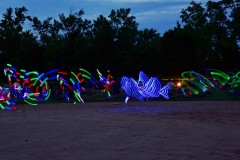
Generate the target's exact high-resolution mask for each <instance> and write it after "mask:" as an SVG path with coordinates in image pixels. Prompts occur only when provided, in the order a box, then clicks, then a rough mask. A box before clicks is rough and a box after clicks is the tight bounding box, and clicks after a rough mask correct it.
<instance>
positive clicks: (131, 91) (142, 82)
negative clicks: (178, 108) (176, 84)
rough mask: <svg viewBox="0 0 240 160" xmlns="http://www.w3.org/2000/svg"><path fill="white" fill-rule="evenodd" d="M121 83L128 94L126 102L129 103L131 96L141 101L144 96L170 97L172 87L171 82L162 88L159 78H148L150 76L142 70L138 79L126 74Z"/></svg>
mask: <svg viewBox="0 0 240 160" xmlns="http://www.w3.org/2000/svg"><path fill="white" fill-rule="evenodd" d="M121 85H122V89H123V90H124V91H125V93H126V95H127V97H126V99H125V103H127V101H128V99H129V97H133V98H135V99H137V100H139V101H143V100H144V98H147V99H148V98H155V97H159V96H163V97H164V98H166V99H169V96H168V91H169V89H170V88H171V83H168V84H167V85H166V86H164V87H163V88H162V87H161V86H162V85H161V83H160V81H159V80H158V79H157V78H155V77H151V78H148V76H147V75H146V74H145V73H144V72H142V71H140V73H139V79H138V81H135V80H134V79H133V78H128V77H125V76H124V77H122V79H121Z"/></svg>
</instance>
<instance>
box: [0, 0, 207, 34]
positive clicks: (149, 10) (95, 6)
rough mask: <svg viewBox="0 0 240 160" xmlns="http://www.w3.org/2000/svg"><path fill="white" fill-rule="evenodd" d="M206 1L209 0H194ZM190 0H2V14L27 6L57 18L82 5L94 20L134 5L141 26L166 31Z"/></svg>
mask: <svg viewBox="0 0 240 160" xmlns="http://www.w3.org/2000/svg"><path fill="white" fill-rule="evenodd" d="M195 1H196V2H198V3H202V4H204V3H206V2H207V0H195ZM190 2H191V0H1V5H0V14H1V15H2V13H4V12H5V11H6V9H7V8H9V7H12V8H15V7H22V6H25V7H26V8H27V9H28V12H27V13H28V15H30V16H36V17H39V18H40V19H46V18H47V17H53V18H55V19H57V18H58V15H59V14H60V13H64V14H68V13H69V12H70V11H71V10H72V11H73V12H77V11H79V10H80V9H83V10H84V12H85V14H84V16H83V18H86V19H89V20H93V19H96V18H97V17H98V16H99V15H100V14H102V15H104V16H108V15H109V14H110V12H111V10H112V9H119V8H131V15H134V16H135V17H136V21H137V22H138V23H139V29H143V28H154V29H157V30H158V32H159V33H161V34H163V33H164V32H165V31H166V30H168V29H172V28H173V27H174V26H176V22H177V20H180V18H179V17H180V12H181V10H182V8H186V7H187V6H188V5H189V4H190Z"/></svg>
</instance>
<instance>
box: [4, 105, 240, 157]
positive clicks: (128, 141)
mask: <svg viewBox="0 0 240 160" xmlns="http://www.w3.org/2000/svg"><path fill="white" fill-rule="evenodd" d="M0 135H1V136H0V144H1V145H0V159H1V160H16V159H17V160H30V159H31V160H33V159H34V160H43V159H44V160H46V159H51V160H52V159H57V160H68V159H69V160H95V159H97V160H118V159H119V160H154V159H156V160H170V159H172V160H176V159H177V160H179V159H182V160H194V159H197V160H202V159H206V160H207V159H209V160H228V159H229V160H235V159H236V160H237V159H239V158H240V101H160V102H132V101H130V102H129V103H128V104H124V103H123V102H108V103H107V102H105V103H104V102H101V103H90V102H89V103H85V104H76V105H74V104H68V103H67V104H65V103H60V104H44V105H43V104H42V105H39V106H38V107H34V106H29V105H23V106H21V107H20V110H19V111H4V110H2V111H0Z"/></svg>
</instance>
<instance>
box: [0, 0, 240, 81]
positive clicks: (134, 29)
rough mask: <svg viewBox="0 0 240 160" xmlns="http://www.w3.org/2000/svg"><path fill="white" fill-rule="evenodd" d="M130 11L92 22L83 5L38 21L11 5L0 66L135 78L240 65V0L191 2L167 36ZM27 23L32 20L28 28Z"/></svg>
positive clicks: (1, 34) (0, 29) (0, 35)
mask: <svg viewBox="0 0 240 160" xmlns="http://www.w3.org/2000/svg"><path fill="white" fill-rule="evenodd" d="M130 12H131V10H130V9H129V8H126V9H124V8H120V9H118V10H112V11H111V12H110V14H109V16H107V17H105V16H103V15H99V17H97V19H96V20H93V21H90V20H87V19H83V18H82V16H83V15H84V11H83V10H80V11H78V12H75V13H72V12H70V13H69V14H68V15H64V14H59V19H58V20H56V19H53V18H52V17H49V18H47V19H45V20H39V19H38V18H37V17H31V16H28V15H27V9H26V8H25V7H20V8H15V9H12V8H8V9H7V10H6V12H5V13H4V14H3V15H2V18H1V19H0V60H1V65H0V68H3V66H4V65H5V64H6V63H11V64H12V65H14V66H16V67H19V68H22V69H27V70H38V71H40V72H44V71H47V70H49V69H54V68H59V69H63V70H67V71H74V70H77V69H78V68H80V67H82V68H85V69H87V70H89V71H90V72H96V69H97V68H98V69H100V70H102V71H107V70H111V73H113V74H114V75H115V76H116V77H120V76H122V75H131V77H134V76H135V77H137V76H138V73H139V71H140V70H143V71H145V72H146V73H148V74H149V75H153V76H162V77H163V76H171V75H177V76H179V75H180V73H181V72H183V71H186V70H192V69H196V70H197V69H204V68H208V67H210V68H217V69H219V70H223V71H238V70H239V69H240V63H239V60H240V1H239V0H221V1H218V2H213V1H208V3H207V4H206V6H202V4H201V3H196V2H194V1H192V2H191V3H190V5H189V6H188V7H187V8H185V9H182V12H181V16H180V17H181V19H182V22H177V24H176V27H174V28H173V29H169V30H168V31H166V32H165V33H164V35H163V36H161V35H160V34H159V33H158V32H157V31H156V30H155V29H151V28H150V29H147V28H146V29H143V30H139V29H138V23H137V22H136V18H135V16H132V15H130ZM26 22H28V23H29V22H30V23H31V28H30V29H28V30H27V29H25V28H24V26H25V24H26ZM159 25H162V24H159ZM2 75H3V74H1V78H2Z"/></svg>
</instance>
